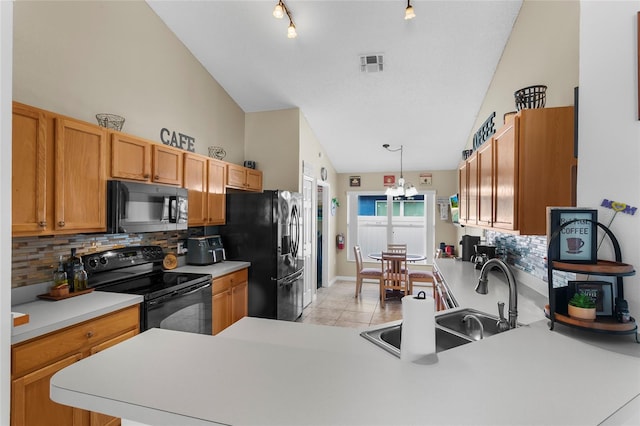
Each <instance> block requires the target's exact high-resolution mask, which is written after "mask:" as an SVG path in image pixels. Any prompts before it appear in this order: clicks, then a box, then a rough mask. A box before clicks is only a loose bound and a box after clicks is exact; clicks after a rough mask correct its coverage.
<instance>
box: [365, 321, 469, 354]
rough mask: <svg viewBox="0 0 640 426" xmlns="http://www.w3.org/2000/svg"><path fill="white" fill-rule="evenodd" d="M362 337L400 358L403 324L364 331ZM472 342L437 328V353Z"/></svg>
mask: <svg viewBox="0 0 640 426" xmlns="http://www.w3.org/2000/svg"><path fill="white" fill-rule="evenodd" d="M360 335H361V336H362V337H364V338H365V339H367V340H369V341H370V342H373V343H375V344H376V345H377V346H379V347H381V348H382V349H384V350H386V351H388V352H390V353H392V354H393V355H395V356H397V357H400V340H401V335H402V326H401V324H394V325H390V326H386V327H382V328H378V329H375V330H368V331H363V332H362V333H360ZM472 341H473V340H471V339H470V338H468V337H465V336H462V335H459V334H456V333H453V332H450V331H447V330H445V329H443V328H442V327H439V326H436V352H442V351H446V350H447V349H451V348H455V347H457V346H460V345H464V344H467V343H471V342H472Z"/></svg>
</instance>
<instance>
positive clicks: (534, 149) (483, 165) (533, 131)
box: [459, 107, 577, 235]
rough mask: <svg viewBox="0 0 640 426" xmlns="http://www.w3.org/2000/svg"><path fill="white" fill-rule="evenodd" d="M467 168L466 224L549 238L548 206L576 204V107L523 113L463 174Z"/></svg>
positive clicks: (477, 154)
mask: <svg viewBox="0 0 640 426" xmlns="http://www.w3.org/2000/svg"><path fill="white" fill-rule="evenodd" d="M474 164H475V165H476V170H475V176H476V179H477V180H476V181H475V183H474V182H473V180H472V176H474V172H473V170H472V169H473V167H474ZM465 167H466V168H467V169H468V170H467V172H468V175H469V178H468V188H463V181H462V180H461V182H460V190H459V192H460V194H463V193H465V191H466V193H467V194H468V196H467V199H466V201H467V202H468V203H469V211H470V213H469V217H468V219H467V221H466V222H464V223H463V224H466V225H476V226H478V227H481V228H489V229H494V230H497V231H500V232H508V233H515V234H521V235H545V234H546V221H547V217H546V207H547V206H575V203H576V192H575V191H576V175H577V174H576V169H577V159H576V158H575V156H574V128H573V107H557V108H537V109H525V110H522V111H519V112H518V113H517V114H516V115H515V117H514V119H513V120H512V121H510V122H509V123H507V124H505V125H504V126H503V127H502V128H501V129H500V130H498V131H497V132H496V133H495V135H494V136H493V137H492V138H491V140H490V141H487V142H485V144H483V145H481V146H480V147H479V148H478V150H476V152H474V153H473V154H472V155H471V156H470V157H469V158H468V159H467V160H466V161H465V163H464V164H463V165H462V166H460V168H459V173H462V172H461V171H462V170H463V169H464V168H465ZM474 190H475V191H477V192H476V194H477V195H476V198H475V199H474V198H473V191H474ZM474 201H475V202H476V206H477V209H478V210H477V216H476V217H475V218H474V217H473V215H472V214H471V212H472V209H473V206H472V203H473V202H474Z"/></svg>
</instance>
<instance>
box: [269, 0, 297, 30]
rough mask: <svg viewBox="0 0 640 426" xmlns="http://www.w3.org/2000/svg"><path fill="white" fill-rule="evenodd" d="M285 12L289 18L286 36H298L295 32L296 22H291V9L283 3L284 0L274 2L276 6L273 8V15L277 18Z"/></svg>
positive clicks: (281, 16) (280, 17)
mask: <svg viewBox="0 0 640 426" xmlns="http://www.w3.org/2000/svg"><path fill="white" fill-rule="evenodd" d="M285 13H286V14H287V17H288V18H289V27H288V28H287V37H288V38H296V37H298V33H297V32H296V24H294V23H293V17H292V16H291V11H290V10H289V8H288V7H287V5H286V4H284V1H282V0H278V4H276V7H275V8H274V9H273V16H274V17H275V18H277V19H282V18H283V17H284V14H285Z"/></svg>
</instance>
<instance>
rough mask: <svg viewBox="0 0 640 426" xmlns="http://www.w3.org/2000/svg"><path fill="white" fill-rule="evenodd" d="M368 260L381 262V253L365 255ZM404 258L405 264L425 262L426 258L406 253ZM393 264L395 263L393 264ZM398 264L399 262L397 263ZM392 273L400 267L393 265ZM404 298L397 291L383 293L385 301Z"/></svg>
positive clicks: (388, 290) (401, 293) (402, 294)
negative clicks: (405, 259)
mask: <svg viewBox="0 0 640 426" xmlns="http://www.w3.org/2000/svg"><path fill="white" fill-rule="evenodd" d="M367 256H368V257H369V258H371V259H374V260H377V261H382V253H381V252H378V253H369V254H368V255H367ZM406 258H407V262H412V263H413V262H420V261H422V260H426V259H427V257H426V256H425V255H423V254H415V253H407V254H406ZM394 263H395V262H394ZM398 263H400V262H398ZM392 269H393V271H400V269H401V267H400V265H399V264H398V265H394V266H393V268H392ZM403 296H404V293H403V292H402V291H398V290H390V289H387V291H386V292H385V299H389V298H402V297H403Z"/></svg>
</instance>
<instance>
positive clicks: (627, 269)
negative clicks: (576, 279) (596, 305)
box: [553, 260, 636, 276]
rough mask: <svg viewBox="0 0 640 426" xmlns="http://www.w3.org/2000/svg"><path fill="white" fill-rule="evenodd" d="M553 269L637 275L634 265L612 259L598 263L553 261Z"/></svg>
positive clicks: (600, 273)
mask: <svg viewBox="0 0 640 426" xmlns="http://www.w3.org/2000/svg"><path fill="white" fill-rule="evenodd" d="M553 269H556V270H558V271H566V272H577V273H584V274H598V275H615V276H630V275H635V273H636V271H635V269H633V265H629V264H627V263H621V262H612V261H610V260H598V261H597V263H594V264H591V263H570V262H559V261H557V260H554V261H553Z"/></svg>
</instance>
